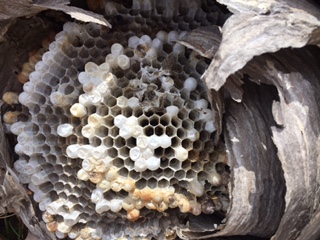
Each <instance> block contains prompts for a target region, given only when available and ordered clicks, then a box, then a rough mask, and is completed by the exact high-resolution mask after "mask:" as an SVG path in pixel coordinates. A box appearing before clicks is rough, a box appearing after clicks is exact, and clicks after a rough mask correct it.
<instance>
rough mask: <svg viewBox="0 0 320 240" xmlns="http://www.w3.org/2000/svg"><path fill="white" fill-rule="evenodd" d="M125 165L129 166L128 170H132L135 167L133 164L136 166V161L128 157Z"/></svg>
mask: <svg viewBox="0 0 320 240" xmlns="http://www.w3.org/2000/svg"><path fill="white" fill-rule="evenodd" d="M124 166H125V168H127V169H128V170H130V171H131V170H132V169H133V166H134V161H132V160H131V159H130V158H126V159H125V160H124Z"/></svg>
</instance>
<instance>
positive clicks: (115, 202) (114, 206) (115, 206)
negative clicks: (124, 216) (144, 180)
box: [110, 199, 122, 212]
mask: <svg viewBox="0 0 320 240" xmlns="http://www.w3.org/2000/svg"><path fill="white" fill-rule="evenodd" d="M121 208H122V200H121V199H112V200H111V201H110V210H111V211H112V212H119V211H120V210H121Z"/></svg>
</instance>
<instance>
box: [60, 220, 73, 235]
mask: <svg viewBox="0 0 320 240" xmlns="http://www.w3.org/2000/svg"><path fill="white" fill-rule="evenodd" d="M70 230H71V226H68V225H66V224H65V222H59V223H58V231H60V232H62V233H68V232H70Z"/></svg>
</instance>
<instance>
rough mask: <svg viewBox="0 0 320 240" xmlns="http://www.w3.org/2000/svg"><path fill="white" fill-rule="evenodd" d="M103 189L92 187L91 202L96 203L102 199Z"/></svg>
mask: <svg viewBox="0 0 320 240" xmlns="http://www.w3.org/2000/svg"><path fill="white" fill-rule="evenodd" d="M103 199H104V197H103V191H102V190H101V189H97V188H96V189H94V190H93V191H92V193H91V201H92V202H93V203H98V202H99V201H101V200H103Z"/></svg>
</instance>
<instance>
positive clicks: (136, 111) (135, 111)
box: [133, 107, 149, 126]
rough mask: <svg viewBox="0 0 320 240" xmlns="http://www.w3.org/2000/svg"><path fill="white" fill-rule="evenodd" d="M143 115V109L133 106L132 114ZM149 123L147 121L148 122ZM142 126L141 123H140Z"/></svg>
mask: <svg viewBox="0 0 320 240" xmlns="http://www.w3.org/2000/svg"><path fill="white" fill-rule="evenodd" d="M142 115H143V111H142V108H141V107H135V108H133V116H135V117H137V118H138V117H141V116H142ZM148 124H149V122H148ZM141 126H142V125H141Z"/></svg>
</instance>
